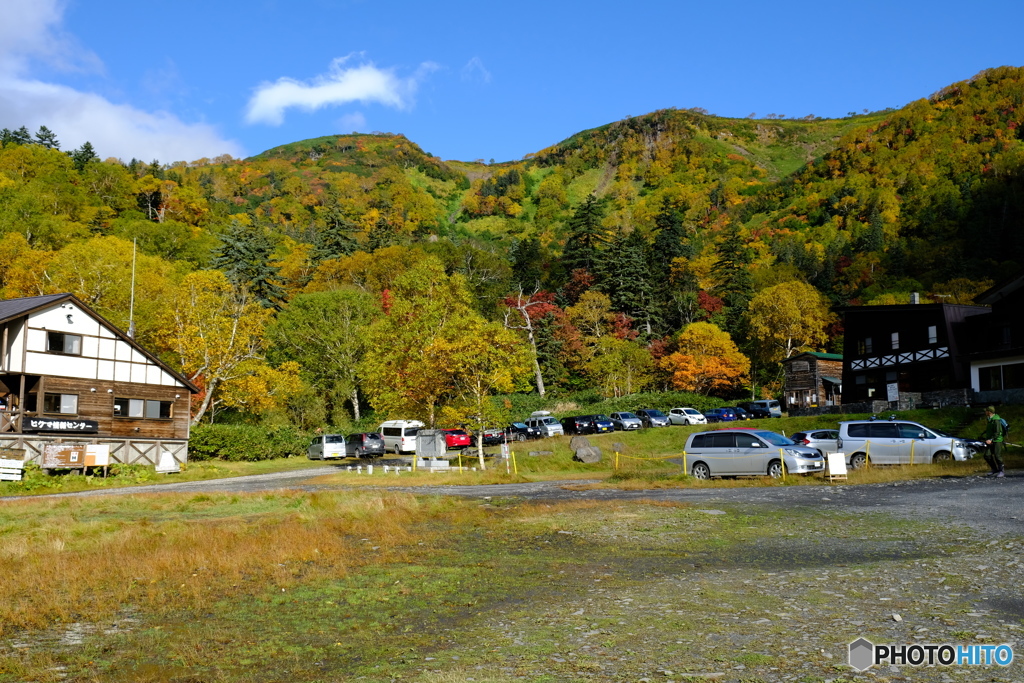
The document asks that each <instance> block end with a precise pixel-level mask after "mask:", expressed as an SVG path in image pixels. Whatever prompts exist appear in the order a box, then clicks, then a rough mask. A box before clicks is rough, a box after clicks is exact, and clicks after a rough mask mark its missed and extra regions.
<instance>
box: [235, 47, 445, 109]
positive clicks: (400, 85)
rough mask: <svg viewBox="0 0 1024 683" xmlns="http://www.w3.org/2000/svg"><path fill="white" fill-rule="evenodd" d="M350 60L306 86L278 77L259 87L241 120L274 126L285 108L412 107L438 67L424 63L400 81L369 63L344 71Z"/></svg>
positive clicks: (342, 60)
mask: <svg viewBox="0 0 1024 683" xmlns="http://www.w3.org/2000/svg"><path fill="white" fill-rule="evenodd" d="M351 57H352V55H349V56H348V57H340V58H338V59H335V60H334V61H333V62H331V66H330V68H329V69H328V70H327V73H326V74H322V75H320V76H317V77H315V78H314V79H312V81H310V82H309V83H303V82H301V81H297V80H295V79H292V78H279V79H278V80H277V81H276V82H274V83H263V84H261V85H259V86H258V87H257V88H256V92H255V94H254V95H253V96H252V98H251V99H250V100H249V104H248V106H247V109H246V113H245V120H246V121H247V122H249V123H267V124H270V125H274V126H278V125H281V123H283V122H284V113H285V111H286V110H287V109H291V108H297V109H303V110H305V111H316V110H317V109H321V108H323V107H328V106H336V105H340V104H348V103H350V102H362V103H364V104H370V103H376V104H383V105H384V106H387V107H394V108H395V109H406V108H408V107H411V106H412V104H413V99H414V96H415V94H416V90H417V88H418V87H419V84H420V82H421V81H422V80H423V79H424V78H425V77H426V76H427V74H429V73H430V72H432V71H435V70H436V69H437V68H438V67H437V65H436V64H433V63H431V62H425V63H423V64H421V65H420V67H419V68H418V69H417V70H416V72H415V73H414V74H413V75H412V76H409V77H408V78H400V77H399V76H397V75H396V74H395V71H394V69H380V68H378V67H376V66H374V65H373V64H372V63H366V64H360V65H358V66H353V67H349V68H345V66H344V65H345V62H346V61H348V60H349V59H350V58H351Z"/></svg>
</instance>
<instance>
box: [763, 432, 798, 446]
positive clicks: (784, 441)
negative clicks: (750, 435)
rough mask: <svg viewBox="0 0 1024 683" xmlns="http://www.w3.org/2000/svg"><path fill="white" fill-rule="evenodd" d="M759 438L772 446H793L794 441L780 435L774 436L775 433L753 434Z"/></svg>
mask: <svg viewBox="0 0 1024 683" xmlns="http://www.w3.org/2000/svg"><path fill="white" fill-rule="evenodd" d="M754 433H755V434H757V435H758V436H759V437H761V438H762V439H764V440H765V441H767V442H768V443H770V444H771V445H773V446H794V445H796V444H795V443H794V441H793V440H792V439H790V438H788V437H785V436H783V435H782V434H776V433H775V432H754Z"/></svg>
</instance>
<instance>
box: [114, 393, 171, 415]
mask: <svg viewBox="0 0 1024 683" xmlns="http://www.w3.org/2000/svg"><path fill="white" fill-rule="evenodd" d="M118 401H127V405H128V410H127V413H126V414H124V415H121V414H118V412H117V410H116V408H117V403H118ZM133 401H140V402H141V403H142V406H141V407H142V413H141V414H138V415H132V414H131V412H132V402H133ZM153 403H156V404H159V406H158V412H163V404H165V403H166V404H167V417H163V416H159V417H152V416H150V415H149V414H148V413H149V408H150V404H153ZM111 413H112V414H113V417H114V419H116V420H160V421H169V420H173V419H174V401H173V400H165V399H160V398H138V397H135V396H115V397H114V404H113V406H112V408H111Z"/></svg>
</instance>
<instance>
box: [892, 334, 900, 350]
mask: <svg viewBox="0 0 1024 683" xmlns="http://www.w3.org/2000/svg"><path fill="white" fill-rule="evenodd" d="M899 348H900V333H899V332H893V333H892V350H893V351H898V350H899Z"/></svg>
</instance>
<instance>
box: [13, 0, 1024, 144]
mask: <svg viewBox="0 0 1024 683" xmlns="http://www.w3.org/2000/svg"><path fill="white" fill-rule="evenodd" d="M1019 9H1020V7H1019V4H1018V3H1011V2H1009V1H1008V0H978V1H977V2H975V3H971V4H965V3H962V2H957V3H953V2H949V1H946V0H939V1H936V2H900V1H899V0H890V1H888V2H881V1H879V0H867V1H866V2H863V3H835V2H828V1H827V0H825V1H821V0H818V1H816V2H809V1H796V2H783V3H764V2H759V3H754V2H746V1H740V2H733V3H728V4H723V5H719V4H717V3H713V2H700V3H697V2H691V1H689V0H678V1H676V2H644V1H640V2H635V3H632V4H630V3H622V2H604V1H597V0H592V1H590V2H586V3H584V2H573V3H565V2H562V3H560V2H557V1H554V2H552V1H551V0H548V1H546V2H541V1H537V0H520V1H519V2H514V3H494V2H461V1H453V2H446V1H444V0H439V1H437V2H422V1H419V2H404V1H403V2H397V1H388V0H375V1H372V2H371V1H363V0H342V1H331V0H292V1H291V2H283V1H281V0H248V1H246V2H238V1H236V0H220V1H216V0H214V1H207V2H196V1H193V0H179V1H178V2H174V3H163V4H158V5H155V4H153V3H141V2H138V0H133V1H131V2H129V1H127V0H94V1H93V2H85V1H84V0H64V1H60V0H31V2H28V1H26V0H0V17H3V18H4V19H3V22H2V23H0V128H3V127H7V128H17V127H20V126H22V125H24V126H27V127H28V128H29V130H30V131H32V132H34V131H35V130H37V129H38V127H39V126H40V125H45V126H48V127H49V128H51V129H52V130H53V131H54V132H55V133H56V134H57V136H58V138H59V139H60V140H61V143H62V147H63V148H64V149H70V148H74V147H77V146H79V145H80V144H81V143H82V142H84V141H86V140H89V141H90V142H92V144H93V145H94V146H95V147H96V149H97V152H98V153H99V154H100V156H101V157H104V158H106V157H110V156H113V157H119V158H121V159H123V160H125V161H127V160H128V159H130V158H132V157H136V158H139V159H142V160H144V161H151V160H152V159H159V160H160V161H162V162H165V163H169V162H172V161H193V160H196V159H199V158H201V157H214V156H217V155H219V154H231V155H232V156H236V157H245V156H249V155H252V154H257V153H259V152H261V151H263V150H265V149H269V148H271V147H274V146H277V145H280V144H285V143H288V142H293V141H296V140H302V139H306V138H311V137H319V136H322V135H330V134H334V133H347V132H352V131H359V132H372V131H386V132H393V133H402V134H404V135H406V136H407V137H408V138H409V139H411V140H412V141H413V142H416V143H417V144H419V145H420V146H421V147H422V148H423V149H424V150H426V151H427V152H430V153H432V154H435V155H437V156H439V157H441V158H444V159H462V160H473V159H485V160H490V159H495V160H496V161H508V160H513V159H519V158H521V157H522V156H524V155H526V154H529V153H531V152H536V151H538V150H540V149H542V148H544V147H547V146H549V145H552V144H554V143H556V142H558V141H560V140H563V139H564V138H566V137H568V136H570V135H572V134H573V133H576V132H578V131H580V130H585V129H587V128H592V127H595V126H599V125H603V124H605V123H609V122H611V121H615V120H618V119H621V118H623V117H626V116H636V115H640V114H644V113H647V112H650V111H653V110H655V109H661V108H665V107H679V108H684V107H703V108H705V109H707V110H708V111H709V112H711V113H714V114H719V115H721V116H737V117H745V116H748V115H749V114H751V113H754V114H756V115H757V116H758V117H763V116H766V115H767V114H784V115H786V116H805V115H808V114H814V115H817V116H825V117H839V116H845V115H846V114H847V113H848V112H851V111H857V112H860V111H862V110H864V109H869V110H877V109H882V108H885V107H901V106H903V105H905V104H907V103H908V102H911V101H913V100H915V99H918V98H921V97H927V96H928V95H929V94H931V93H933V92H935V91H936V90H938V89H940V88H942V87H943V86H946V85H948V84H950V83H953V82H956V81H959V80H964V79H967V78H970V77H971V76H973V75H974V74H976V73H977V72H978V71H981V70H982V69H985V68H988V67H995V66H1002V65H1012V66H1021V65H1024V40H1021V38H1020V31H1019Z"/></svg>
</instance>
